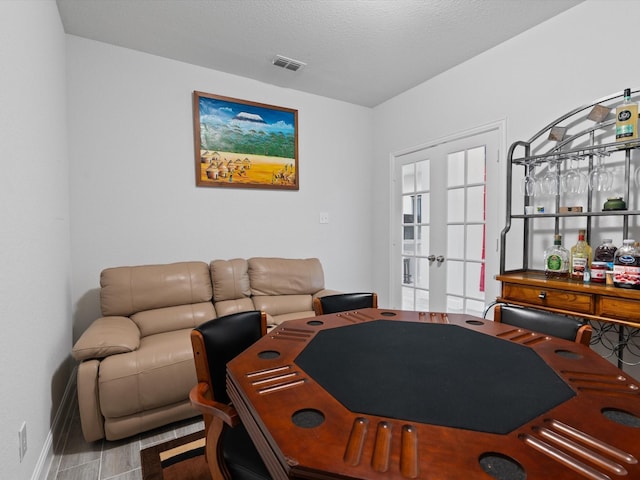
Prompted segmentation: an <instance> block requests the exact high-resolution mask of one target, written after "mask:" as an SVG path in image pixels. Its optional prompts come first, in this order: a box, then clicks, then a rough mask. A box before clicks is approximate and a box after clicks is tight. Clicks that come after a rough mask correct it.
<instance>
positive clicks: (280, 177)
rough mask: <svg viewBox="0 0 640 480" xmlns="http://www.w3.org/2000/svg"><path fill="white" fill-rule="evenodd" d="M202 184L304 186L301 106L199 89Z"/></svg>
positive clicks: (196, 119) (196, 120)
mask: <svg viewBox="0 0 640 480" xmlns="http://www.w3.org/2000/svg"><path fill="white" fill-rule="evenodd" d="M193 126H194V147H195V148H194V149H195V174H196V186H197V187H220V188H260V189H275V190H299V189H300V178H299V165H298V110H296V109H292V108H286V107H278V106H275V105H268V104H265V103H259V102H252V101H248V100H241V99H238V98H232V97H226V96H222V95H215V94H211V93H205V92H199V91H194V92H193Z"/></svg>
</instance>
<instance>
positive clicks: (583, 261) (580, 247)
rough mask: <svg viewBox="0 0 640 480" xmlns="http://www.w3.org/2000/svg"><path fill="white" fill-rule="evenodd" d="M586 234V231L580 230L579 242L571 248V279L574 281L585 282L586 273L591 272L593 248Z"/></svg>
mask: <svg viewBox="0 0 640 480" xmlns="http://www.w3.org/2000/svg"><path fill="white" fill-rule="evenodd" d="M584 234H585V232H584V230H578V242H577V243H576V244H575V245H574V246H573V247H571V260H570V264H571V278H573V279H574V280H584V275H585V272H588V271H590V270H591V246H590V245H589V244H588V243H587V241H586V240H585V238H584Z"/></svg>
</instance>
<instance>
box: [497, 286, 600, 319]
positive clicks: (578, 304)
mask: <svg viewBox="0 0 640 480" xmlns="http://www.w3.org/2000/svg"><path fill="white" fill-rule="evenodd" d="M502 296H503V297H504V298H505V299H506V300H511V301H513V302H523V303H528V304H529V305H539V306H541V307H549V308H557V309H561V310H571V311H574V312H580V313H589V314H594V313H595V299H594V297H593V295H590V294H588V293H577V292H571V291H568V290H555V289H553V288H540V287H529V286H526V285H516V284H512V283H504V284H503V285H502Z"/></svg>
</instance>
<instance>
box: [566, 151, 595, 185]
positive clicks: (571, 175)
mask: <svg viewBox="0 0 640 480" xmlns="http://www.w3.org/2000/svg"><path fill="white" fill-rule="evenodd" d="M568 160H569V162H570V165H569V168H568V169H567V170H566V171H565V173H564V174H563V175H562V178H561V180H562V190H563V191H564V192H565V193H582V192H584V191H585V190H586V189H587V184H588V183H589V180H588V178H587V176H586V175H585V174H584V173H582V172H581V171H580V168H579V167H580V165H579V160H580V157H578V156H577V155H573V156H571V157H569V158H568Z"/></svg>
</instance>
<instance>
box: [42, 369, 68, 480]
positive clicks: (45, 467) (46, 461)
mask: <svg viewBox="0 0 640 480" xmlns="http://www.w3.org/2000/svg"><path fill="white" fill-rule="evenodd" d="M77 368H78V367H77V366H76V367H74V369H73V371H72V372H71V375H70V377H69V381H68V382H67V386H66V388H65V390H64V395H63V396H62V401H61V402H60V407H59V408H58V411H57V412H56V415H55V417H54V419H53V424H52V425H51V429H50V430H49V433H48V434H47V438H46V439H45V442H44V445H43V447H42V451H41V452H40V456H39V457H38V462H37V463H36V468H35V469H34V470H33V474H32V475H31V480H46V479H47V477H48V476H49V470H50V469H51V465H52V463H53V460H54V457H55V453H54V450H53V448H54V445H53V439H54V438H64V437H63V433H64V429H65V427H66V426H67V425H68V424H69V421H70V420H71V415H72V409H71V407H72V406H73V399H74V398H75V395H76V378H77V376H76V370H77Z"/></svg>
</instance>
